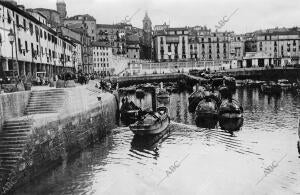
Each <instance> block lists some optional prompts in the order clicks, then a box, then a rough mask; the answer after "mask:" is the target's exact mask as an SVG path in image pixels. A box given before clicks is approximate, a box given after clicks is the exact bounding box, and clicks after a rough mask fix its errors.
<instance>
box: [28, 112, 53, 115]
mask: <svg viewBox="0 0 300 195" xmlns="http://www.w3.org/2000/svg"><path fill="white" fill-rule="evenodd" d="M25 113H26V114H27V115H34V114H53V113H57V112H56V111H32V112H31V111H29V112H25Z"/></svg>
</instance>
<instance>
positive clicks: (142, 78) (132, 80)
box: [113, 73, 205, 87]
mask: <svg viewBox="0 0 300 195" xmlns="http://www.w3.org/2000/svg"><path fill="white" fill-rule="evenodd" d="M113 80H114V81H117V82H118V83H119V87H124V86H129V85H133V84H143V83H152V82H176V81H179V80H185V81H186V82H187V83H189V84H195V83H198V82H199V81H204V80H205V79H203V78H200V77H194V76H191V75H188V74H184V73H172V74H152V75H138V76H126V77H118V78H113Z"/></svg>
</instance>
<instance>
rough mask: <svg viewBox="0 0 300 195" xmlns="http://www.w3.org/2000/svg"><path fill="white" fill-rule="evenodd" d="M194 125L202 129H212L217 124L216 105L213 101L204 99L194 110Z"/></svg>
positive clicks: (207, 98)
mask: <svg viewBox="0 0 300 195" xmlns="http://www.w3.org/2000/svg"><path fill="white" fill-rule="evenodd" d="M195 113H196V124H197V126H199V127H203V128H214V127H215V126H216V124H217V122H218V105H217V102H216V101H215V100H214V99H211V98H209V97H205V98H204V99H203V100H201V101H200V102H199V104H198V106H197V108H196V111H195Z"/></svg>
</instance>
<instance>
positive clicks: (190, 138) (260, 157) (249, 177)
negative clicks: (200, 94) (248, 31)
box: [16, 89, 300, 194]
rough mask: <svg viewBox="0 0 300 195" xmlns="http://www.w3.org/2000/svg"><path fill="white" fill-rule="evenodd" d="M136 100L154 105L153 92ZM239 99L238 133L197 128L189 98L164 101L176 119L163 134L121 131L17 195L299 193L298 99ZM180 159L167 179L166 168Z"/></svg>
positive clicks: (241, 93)
mask: <svg viewBox="0 0 300 195" xmlns="http://www.w3.org/2000/svg"><path fill="white" fill-rule="evenodd" d="M131 98H132V100H134V101H135V102H136V104H137V105H139V106H142V107H144V108H145V107H150V106H151V96H150V95H147V96H146V97H145V99H144V100H141V101H140V100H136V99H135V98H134V96H133V97H131ZM235 98H237V99H238V100H239V101H240V102H241V103H242V104H243V107H244V111H245V113H244V118H245V120H244V126H243V127H242V129H241V131H239V132H235V133H234V134H230V133H228V132H225V131H223V130H221V129H220V128H219V127H217V128H215V129H203V128H199V127H196V126H195V116H194V115H193V114H191V113H189V112H188V94H187V93H180V94H172V96H171V98H170V101H169V102H161V104H163V105H166V106H168V107H169V109H170V116H171V119H172V120H173V122H172V123H171V125H170V126H169V129H168V132H167V133H166V134H165V135H163V136H156V137H153V138H147V139H140V138H138V137H135V136H134V135H133V133H132V132H131V131H130V130H129V128H126V127H120V128H117V129H115V130H113V132H112V133H111V135H110V136H108V137H106V138H104V139H103V140H102V141H101V143H99V144H96V145H95V146H94V147H92V148H88V149H86V150H85V151H83V152H82V153H80V154H78V155H77V156H75V157H74V158H72V159H69V161H68V162H64V163H63V164H62V165H61V166H59V167H57V168H55V169H54V170H53V171H51V172H49V173H47V174H46V175H44V176H43V177H41V178H40V179H37V180H35V181H33V182H31V183H29V184H27V185H26V186H23V187H22V188H20V189H19V190H18V191H17V192H16V193H17V194H297V193H298V194H300V173H299V167H300V159H298V154H297V150H296V141H297V119H298V113H299V110H300V98H299V97H297V96H296V97H295V96H294V95H292V94H289V93H283V94H282V95H281V96H280V97H272V96H271V97H270V96H267V95H264V94H261V93H260V92H259V91H258V90H255V89H254V90H250V89H239V90H237V92H236V94H235ZM285 155H286V156H285ZM184 157H186V158H185V159H184ZM283 157H284V159H283V160H282V161H281V162H280V163H279V164H278V166H277V167H275V168H274V169H273V171H272V172H271V173H270V174H268V175H264V171H265V169H266V168H267V167H269V166H270V165H272V163H273V164H274V163H277V162H278V161H279V160H280V159H282V158H283ZM182 159H184V160H183V161H182V162H181V164H180V166H179V167H178V168H177V169H176V170H175V171H174V172H172V174H170V175H169V176H168V177H167V172H166V171H167V170H169V168H170V167H171V166H172V165H174V163H175V162H176V163H177V165H178V162H180V161H181V160H182ZM164 178H165V179H164ZM163 179H164V180H163ZM260 180H261V182H260V183H259V184H257V182H258V181H260Z"/></svg>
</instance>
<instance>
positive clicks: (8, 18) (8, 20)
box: [7, 10, 11, 24]
mask: <svg viewBox="0 0 300 195" xmlns="http://www.w3.org/2000/svg"><path fill="white" fill-rule="evenodd" d="M7 22H8V24H10V23H11V17H10V13H9V11H8V10H7Z"/></svg>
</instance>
